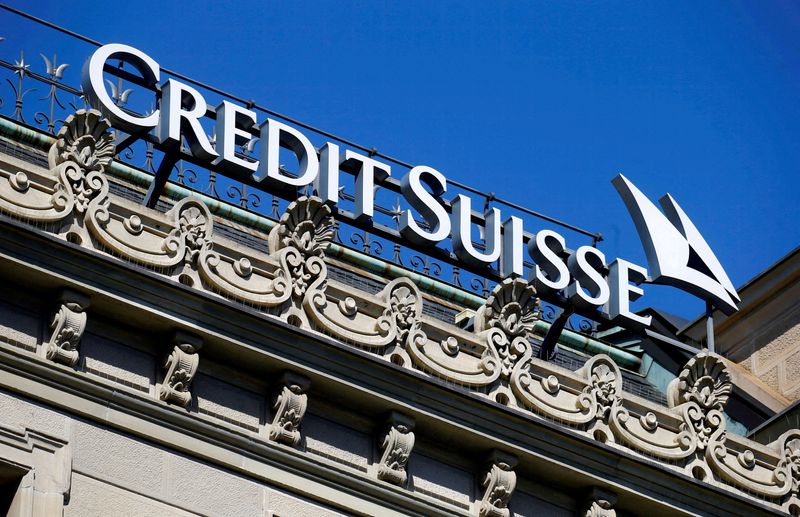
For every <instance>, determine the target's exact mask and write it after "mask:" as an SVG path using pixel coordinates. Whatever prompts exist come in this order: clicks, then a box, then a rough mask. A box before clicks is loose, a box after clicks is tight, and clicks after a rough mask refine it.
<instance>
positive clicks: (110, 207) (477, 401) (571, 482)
mask: <svg viewBox="0 0 800 517" xmlns="http://www.w3.org/2000/svg"><path fill="white" fill-rule="evenodd" d="M1 127H2V133H3V137H2V149H0V151H2V152H0V211H2V216H0V278H2V286H3V296H2V302H1V305H0V308H1V310H0V389H1V390H2V391H0V467H1V470H0V472H2V476H0V480H2V483H3V485H2V486H3V502H4V504H5V505H6V507H7V508H8V514H9V515H13V516H16V515H26V516H28V515H35V516H42V517H45V516H57V515H58V516H60V515H68V516H70V515H75V516H86V515H137V516H140V515H153V516H156V515H157V516H165V515H220V516H238V515H241V516H253V515H281V516H292V515H480V516H510V515H516V516H523V515H525V516H527V515H578V514H579V515H619V516H623V515H769V514H773V515H774V514H786V513H788V514H793V515H797V514H798V510H799V509H800V506H798V504H800V503H798V499H797V490H798V479H800V452H798V451H800V434H799V433H798V432H797V431H794V430H790V431H787V432H786V433H784V434H782V435H781V436H780V437H778V438H777V439H775V440H774V441H772V442H770V443H758V442H755V441H752V440H749V439H747V438H744V437H742V436H739V435H737V434H734V433H730V432H727V431H726V421H725V418H724V417H723V412H724V410H725V406H726V403H727V401H728V398H729V395H730V393H731V390H732V383H731V377H730V374H729V372H728V370H727V368H726V366H725V363H724V362H723V360H722V359H721V358H720V357H719V356H717V355H715V354H710V353H708V352H704V351H701V352H699V353H697V354H696V355H695V356H694V357H692V358H691V359H690V360H689V361H688V362H687V363H686V364H685V366H684V367H683V368H682V370H681V371H680V373H679V375H678V377H677V378H676V379H675V380H674V381H673V382H672V383H671V384H670V387H669V390H668V392H667V394H666V397H665V399H664V400H663V403H659V402H658V401H657V400H658V396H657V395H653V396H649V397H648V396H646V395H647V393H646V390H645V389H644V388H643V386H644V384H642V383H641V382H640V381H637V380H636V375H635V372H634V370H635V366H636V359H637V358H636V357H635V356H631V354H627V355H626V353H625V352H624V350H622V349H615V348H613V347H610V346H608V345H604V344H603V343H602V342H599V341H597V340H593V339H592V338H590V337H587V336H583V335H579V334H577V333H575V332H569V331H564V333H562V337H561V341H560V345H559V346H560V347H561V348H562V350H563V352H564V353H563V354H561V355H560V356H561V363H559V362H558V361H546V360H543V359H539V358H538V354H537V350H538V347H539V346H540V344H541V340H542V337H543V336H544V335H545V334H546V332H547V330H548V328H549V326H550V324H549V323H548V322H546V321H544V320H543V319H542V318H541V314H540V309H539V302H538V300H537V295H536V292H535V290H534V289H533V288H532V287H531V286H530V285H529V284H528V283H527V282H524V281H522V280H507V281H504V282H501V283H499V284H497V286H496V287H494V288H493V290H492V291H491V293H490V294H489V296H488V297H487V298H486V299H484V300H481V303H480V305H477V306H476V305H475V304H474V303H471V302H470V303H468V302H465V301H464V299H461V300H459V299H458V298H457V297H456V296H454V295H452V294H451V295H449V296H447V295H445V294H442V292H443V291H442V290H441V289H438V288H436V287H435V286H432V284H431V283H430V282H428V284H425V283H424V280H423V278H424V277H422V276H420V275H414V274H412V272H410V271H409V272H408V274H407V275H406V276H404V275H402V274H396V272H394V270H391V271H389V269H390V268H388V267H387V271H386V272H385V273H384V274H377V273H376V272H375V271H376V270H375V268H374V267H366V266H365V265H364V263H365V262H366V259H365V258H364V257H360V258H359V256H358V255H357V254H353V253H352V252H349V251H348V250H345V249H343V247H342V246H341V245H338V244H336V242H335V239H334V231H335V221H334V219H333V218H332V215H331V212H330V209H329V208H328V206H326V205H325V204H323V203H322V202H321V201H320V200H319V199H317V198H315V197H313V196H301V197H299V198H298V199H296V200H295V201H293V202H291V203H290V204H289V205H288V207H287V208H286V210H285V211H284V213H283V214H282V215H281V216H280V218H278V219H277V220H271V219H269V218H263V217H262V218H255V217H251V218H250V219H249V220H248V219H247V218H246V217H245V216H244V215H245V214H244V213H243V212H242V211H240V210H237V209H236V208H235V207H232V206H230V205H226V204H222V203H218V202H213V200H211V199H209V198H208V197H203V196H200V195H192V194H191V193H190V192H188V191H187V190H186V189H185V188H183V187H181V186H180V185H176V184H168V185H167V188H166V190H165V195H164V196H162V199H161V201H160V202H159V204H158V206H156V208H154V209H150V208H147V207H145V206H142V204H141V199H142V198H143V196H144V187H146V184H147V181H149V177H148V176H147V175H146V174H144V173H143V172H142V171H138V170H136V169H133V168H131V167H128V166H126V165H124V164H122V163H119V162H118V161H116V160H115V159H114V157H115V154H116V153H115V150H114V143H113V141H112V136H111V133H110V131H109V128H108V125H107V123H106V122H105V121H104V120H103V119H102V118H101V117H100V114H99V113H97V112H94V111H91V110H89V111H87V110H78V111H77V112H76V113H74V114H73V115H72V116H70V117H69V118H68V119H67V120H66V121H65V122H64V124H63V127H61V129H60V130H59V131H58V133H57V134H56V135H54V136H50V135H48V134H47V133H46V132H43V131H37V130H35V129H33V128H31V127H27V126H25V125H23V124H21V123H17V122H15V121H13V120H10V119H7V118H3V119H2V125H1ZM437 289H438V291H437ZM437 293H438V294H437ZM465 315H466V316H465ZM581 342H582V343H583V345H581V346H582V347H583V350H588V349H590V348H591V347H595V348H594V349H597V348H598V347H602V346H607V347H608V348H607V350H606V351H607V353H605V354H599V353H593V354H585V353H583V354H579V353H577V352H570V353H571V354H572V355H569V354H570V353H568V350H569V349H570V348H571V349H577V348H579V344H580V343H581ZM594 349H593V350H594ZM570 357H572V359H570ZM615 359H616V360H615ZM570 361H571V362H570ZM620 363H621V364H622V365H624V366H620ZM570 366H572V369H571V368H570ZM637 382H639V384H637ZM631 390H633V391H637V392H638V393H640V394H634V393H632V392H631Z"/></svg>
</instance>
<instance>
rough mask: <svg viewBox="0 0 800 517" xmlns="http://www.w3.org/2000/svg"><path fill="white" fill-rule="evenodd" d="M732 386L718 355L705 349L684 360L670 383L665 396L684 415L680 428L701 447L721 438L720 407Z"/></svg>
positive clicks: (722, 436)
mask: <svg viewBox="0 0 800 517" xmlns="http://www.w3.org/2000/svg"><path fill="white" fill-rule="evenodd" d="M732 390H733V384H732V383H731V378H730V375H729V374H728V370H727V369H726V368H725V363H723V361H722V358H721V357H720V356H718V355H716V354H713V353H709V352H707V351H703V352H700V353H699V354H697V355H696V356H694V357H693V358H691V359H690V360H689V362H688V363H686V366H684V367H683V370H681V373H680V375H679V376H678V378H677V379H675V380H673V381H672V383H670V386H669V387H668V390H667V399H668V401H669V404H670V405H671V406H673V407H680V408H681V409H682V411H683V413H684V415H685V420H686V422H685V424H684V426H683V429H684V431H685V432H688V433H690V434H691V435H692V437H693V438H694V439H696V440H697V447H698V448H699V449H701V450H702V449H705V448H706V446H707V445H708V444H709V442H711V441H719V440H724V432H725V418H724V416H723V414H722V411H723V410H724V409H725V404H726V403H727V402H728V397H729V396H730V393H731V391H732Z"/></svg>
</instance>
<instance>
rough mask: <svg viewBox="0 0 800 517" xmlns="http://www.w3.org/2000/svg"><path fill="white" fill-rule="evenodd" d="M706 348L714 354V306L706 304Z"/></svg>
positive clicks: (709, 303)
mask: <svg viewBox="0 0 800 517" xmlns="http://www.w3.org/2000/svg"><path fill="white" fill-rule="evenodd" d="M706 347H707V348H708V351H709V352H711V353H714V306H713V305H711V302H706Z"/></svg>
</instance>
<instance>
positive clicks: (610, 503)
mask: <svg viewBox="0 0 800 517" xmlns="http://www.w3.org/2000/svg"><path fill="white" fill-rule="evenodd" d="M616 504H617V496H616V494H614V492H611V491H609V490H605V489H603V488H598V487H594V488H592V490H591V491H590V492H589V496H588V497H587V498H586V504H585V506H584V509H583V510H582V511H581V512H580V515H581V517H617V511H616V510H615V509H614V505H616Z"/></svg>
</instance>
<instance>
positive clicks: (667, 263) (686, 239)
mask: <svg viewBox="0 0 800 517" xmlns="http://www.w3.org/2000/svg"><path fill="white" fill-rule="evenodd" d="M611 183H613V184H614V187H615V188H616V189H617V192H619V194H620V196H622V200H623V201H624V202H625V206H627V207H628V211H629V212H630V214H631V217H633V222H634V223H635V224H636V230H637V231H638V232H639V238H640V239H641V241H642V245H643V246H644V250H645V255H646V256H647V263H648V266H649V269H650V272H651V277H652V278H651V279H650V282H652V283H656V284H666V285H672V286H675V287H678V288H680V289H683V290H684V291H687V292H689V293H691V294H693V295H695V296H697V297H699V298H702V299H704V300H706V301H710V302H712V303H713V304H714V305H715V306H716V307H717V308H718V309H720V310H722V311H723V312H725V313H726V314H732V313H734V312H736V311H737V310H738V308H737V307H736V302H738V301H740V299H739V295H738V294H737V293H736V289H734V287H733V285H732V284H731V281H730V279H729V278H728V275H727V274H725V270H724V269H722V265H720V263H719V260H717V257H716V256H715V255H714V252H712V251H711V248H710V247H709V246H708V244H707V243H706V241H705V239H703V236H702V235H700V232H699V231H697V228H696V227H695V225H694V224H693V223H692V221H691V220H690V219H689V217H688V216H687V215H686V213H685V212H684V211H683V210H682V209H681V207H680V206H678V203H677V202H675V199H673V198H672V196H670V195H669V194H667V195H665V196H664V197H662V198H661V199H660V200H659V202H660V203H661V206H662V207H663V208H664V212H665V213H666V215H664V213H661V211H660V210H659V209H658V208H657V207H656V206H655V205H654V204H653V203H652V202H651V201H650V200H649V199H648V198H647V196H645V195H644V194H642V192H641V191H640V190H639V189H637V188H636V186H634V185H633V183H631V182H630V181H629V180H628V179H627V178H626V177H625V176H623V175H622V174H620V175H618V176H617V177H616V178H614V179H613V180H612V181H611Z"/></svg>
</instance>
